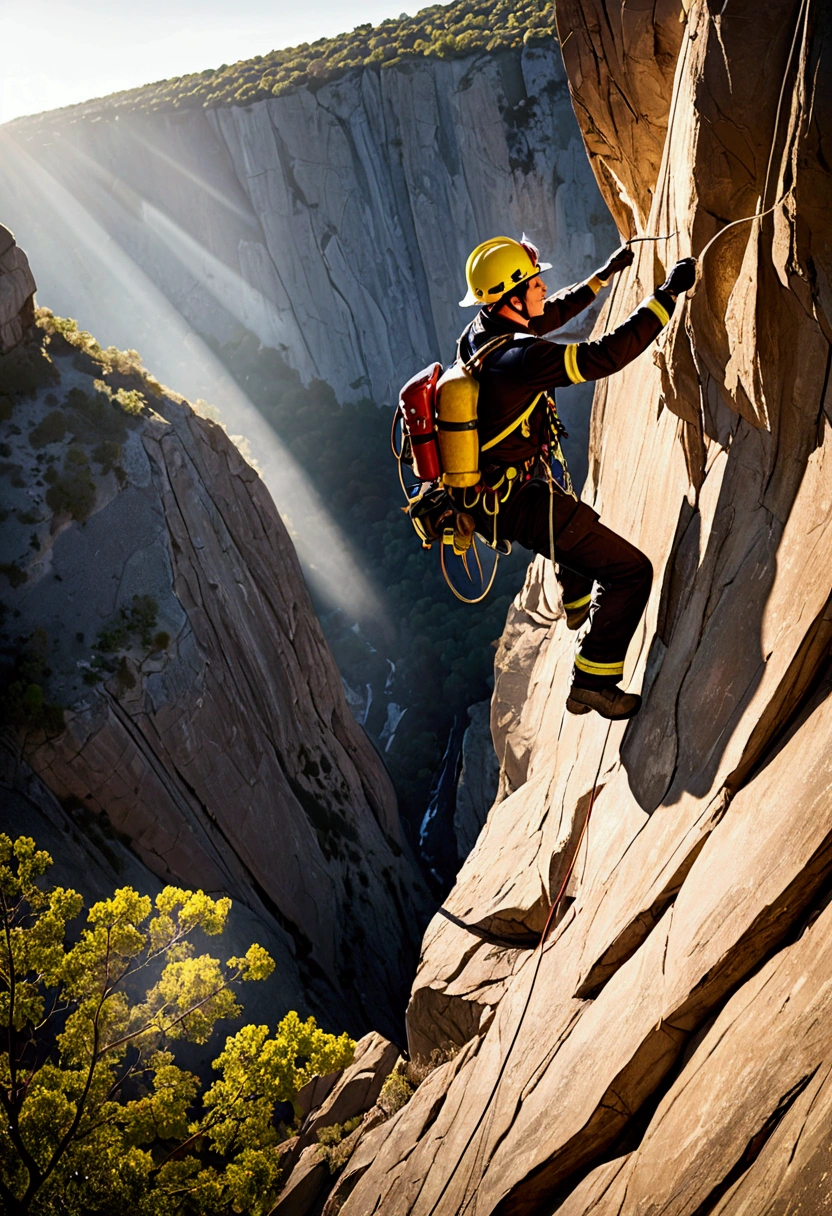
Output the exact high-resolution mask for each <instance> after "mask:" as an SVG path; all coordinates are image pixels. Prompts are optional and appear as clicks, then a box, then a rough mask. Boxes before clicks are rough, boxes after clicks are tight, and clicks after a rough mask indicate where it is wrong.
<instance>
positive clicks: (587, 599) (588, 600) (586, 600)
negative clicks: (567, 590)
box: [563, 592, 592, 610]
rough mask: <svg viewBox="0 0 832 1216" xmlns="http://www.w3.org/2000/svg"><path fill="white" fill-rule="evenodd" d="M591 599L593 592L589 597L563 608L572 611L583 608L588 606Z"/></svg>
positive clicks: (565, 605) (586, 596)
mask: <svg viewBox="0 0 832 1216" xmlns="http://www.w3.org/2000/svg"><path fill="white" fill-rule="evenodd" d="M591 599H592V592H590V593H589V595H585V596H584V598H583V599H582V600H573V601H572V603H571V604H564V605H563V606H564V608H568V609H570V610H571V609H572V608H583V607H584V605H585V604H588V603H589V602H590V600H591Z"/></svg>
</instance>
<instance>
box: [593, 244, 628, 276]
mask: <svg viewBox="0 0 832 1216" xmlns="http://www.w3.org/2000/svg"><path fill="white" fill-rule="evenodd" d="M634 257H635V254H634V253H633V251H632V249H631V248H630V246H629V245H622V246H621V248H620V249H616V251H615V253H614V254H613V255H612V256H611V257H609V258H607V260H606V262H605V263H604V265H603V266H602V267H601V268H600V270H596V271H595V278H596V279H600V280H601V282H602V283H606V282H608V280H609V279H611V278H612V276H613V275H614V274H618V273H619V272H620V271H622V270H625V269H626V268H627V267H628V266H631V265H632V264H633V259H634Z"/></svg>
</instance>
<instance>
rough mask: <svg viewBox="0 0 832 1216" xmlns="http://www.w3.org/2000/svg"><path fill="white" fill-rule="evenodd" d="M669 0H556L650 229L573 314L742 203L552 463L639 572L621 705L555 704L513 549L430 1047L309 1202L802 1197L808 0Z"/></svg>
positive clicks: (825, 290)
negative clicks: (493, 782)
mask: <svg viewBox="0 0 832 1216" xmlns="http://www.w3.org/2000/svg"><path fill="white" fill-rule="evenodd" d="M678 12H679V9H678V6H673V7H671V6H670V5H667V6H663V5H655V6H648V7H646V8H645V7H644V6H643V5H641V4H638V3H630V2H629V0H625V3H624V4H623V5H619V6H613V5H611V4H606V3H605V2H604V0H582V2H581V3H580V4H578V3H577V2H576V3H572V0H561V2H560V3H559V5H558V29H559V35H560V38H561V41H562V44H563V48H564V59H565V62H566V66H567V70H568V71H569V74H570V85H571V88H572V91H573V95H574V98H575V105H576V110H577V112H578V116H579V120H580V121H581V123H582V126H583V129H584V131H585V135H586V139H587V146H588V149H589V151H590V154H591V156H592V160H593V166H594V168H595V170H596V172H597V174H598V178H599V182H600V183H601V186H602V189H603V190H604V191H605V193H607V194H608V195H609V197H610V200H611V202H613V203H614V204H615V205H614V208H613V209H614V213H615V214H616V217H617V219H618V222H619V223H620V224H621V227H622V230H623V233H624V235H627V234H628V232H636V233H637V234H638V235H655V234H668V233H673V232H676V233H677V235H675V236H673V237H672V238H671V239H666V240H663V241H659V242H657V243H655V244H649V243H643V244H640V245H637V246H636V247H635V248H636V250H637V258H636V262H635V264H634V265H633V267H632V268H631V269H630V270H629V271H628V272H627V274H626V275H625V276H622V278H621V279H620V280H619V281H618V282H617V284H616V286H615V289H614V291H613V292H612V293H611V298H610V299H609V301H608V303H607V306H606V311H605V314H604V315H603V317H602V318H601V322H600V324H601V325H603V326H604V327H605V328H611V327H612V326H614V325H615V324H616V323H617V322H619V321H620V320H622V319H623V318H624V317H625V316H626V315H627V313H628V312H629V311H630V309H631V308H632V307H633V306H634V305H635V304H636V303H637V302H638V301H639V300H640V299H642V298H644V296H645V295H647V294H649V292H650V291H651V290H652V289H653V287H654V285H655V284H656V283H657V282H660V281H661V278H663V277H664V274H665V270H666V268H667V267H668V266H669V265H671V264H672V263H673V262H674V261H675V260H676V259H677V258H678V257H680V256H683V255H686V254H688V253H689V252H691V253H693V254H694V255H700V254H701V253H702V251H703V249H704V248H705V246H706V245H707V243H708V242H709V241H710V239H711V237H712V236H714V235H715V234H716V233H717V232H719V231H721V230H722V229H723V228H726V226H727V225H728V224H729V223H730V222H732V221H733V220H737V219H741V218H743V217H747V216H751V215H753V214H754V213H755V211H762V210H765V209H767V208H769V207H772V205H774V209H773V211H772V212H771V213H770V214H768V215H766V216H765V217H764V218H762V219H756V220H754V221H753V222H747V223H743V224H739V225H737V226H735V227H733V228H731V229H729V230H728V231H727V232H726V234H725V236H724V237H723V238H721V239H720V240H719V241H717V243H716V244H715V245H714V246H713V247H712V248H711V249H710V250H709V251H708V252H707V254H706V256H705V258H704V261H703V262H701V263H700V267H699V277H698V281H697V285H696V288H695V290H694V291H692V292H691V293H690V295H689V297H688V299H687V300H686V301H685V302H683V303H682V302H680V304H679V305H678V306H677V309H676V313H675V315H674V317H673V320H672V322H671V324H670V326H668V328H667V329H666V331H665V332H664V334H663V335H662V337H661V338H660V340H659V341H658V343H657V344H656V346H655V347H654V348H653V350H652V352H647V353H645V354H644V355H643V356H641V357H640V358H639V359H638V360H636V361H635V362H634V363H633V364H631V365H630V366H629V367H628V368H627V369H626V370H625V371H624V372H623V373H622V374H620V375H619V376H617V377H616V378H615V379H614V380H611V381H609V382H602V383H601V384H600V385H599V386H598V388H597V389H596V394H595V401H594V406H593V422H592V445H591V450H590V479H589V483H588V485H587V488H586V489H585V491H584V495H585V497H586V498H587V499H588V501H590V502H591V503H592V504H593V505H594V506H595V507H596V509H598V510H599V511H601V513H602V518H603V519H604V521H605V522H606V523H607V524H608V525H609V526H611V527H613V528H615V529H616V530H617V531H619V532H621V533H622V534H623V535H625V536H627V537H628V538H630V539H632V540H633V541H634V543H636V544H638V545H639V547H640V548H641V549H643V550H644V551H645V552H646V553H647V554H648V555H649V556H650V558H651V560H652V562H653V565H654V568H655V572H656V574H655V581H654V590H653V595H652V598H651V601H650V604H649V606H648V609H647V612H646V615H645V618H644V621H643V623H642V626H641V628H640V630H639V633H638V634H637V636H636V638H635V639H634V642H633V645H632V647H631V650H630V653H629V656H628V663H627V668H626V672H625V680H626V683H628V684H629V686H630V687H632V688H635V689H639V688H640V689H641V690H642V692H643V694H644V697H645V704H644V708H643V710H642V712H641V714H640V715H639V716H638V717H637V718H636V719H634V720H633V721H632V722H631V723H630V724H626V723H618V724H612V725H611V726H608V724H607V723H605V722H604V721H603V720H601V719H600V718H597V717H595V716H594V715H588V716H587V717H584V718H574V717H571V716H569V715H567V714H565V712H564V701H565V697H566V689H567V685H568V680H569V671H570V666H571V659H572V652H573V648H574V638H573V636H572V635H570V634H568V632H567V631H566V629H565V626H564V624H563V621H562V620H561V612H560V609H559V605H558V596H557V588H556V586H555V582H554V578H553V573H552V571H551V570H550V569H547V563H545V562H543V561H542V560H540V559H538V560H537V561H536V562H535V563H534V565H533V566H532V567H531V569H530V572H529V577H528V579H527V582H526V585H525V587H524V589H523V591H522V592H521V594H520V595H519V596H518V598H517V601H516V603H515V606H514V608H513V610H512V612H511V614H510V617H509V621H508V623H507V629H506V633H505V635H504V637H503V640H502V643H501V647H500V651H499V652H498V656H497V682H496V687H495V693H494V699H493V702H492V731H493V734H494V739H495V744H496V747H497V753H498V756H499V758H500V761H501V764H502V772H501V778H500V789H499V793H498V798H497V801H496V803H495V805H494V806H493V808H492V809H491V811H490V813H489V816H488V819H487V822H486V824H485V827H484V828H483V830H482V832H481V833H480V836H479V839H478V841H477V844H476V846H475V848H474V850H473V852H472V853H471V854H470V856H469V857H468V859H467V861H466V863H465V865H464V866H463V868H462V870H461V871H460V874H459V876H458V880H457V885H456V887H455V889H454V890H453V892H452V893H451V895H450V896H449V897H448V899H447V900H446V901H445V907H444V909H443V912H442V913H441V914H440V915H438V916H437V917H436V918H435V919H434V920H433V922H432V923H431V925H430V926H429V929H428V932H427V934H426V937H425V939H424V942H423V949H422V959H421V962H420V966H419V971H418V973H417V977H416V981H415V984H414V988H413V993H412V996H411V1003H410V1007H409V1010H408V1035H409V1043H410V1048H411V1052H412V1053H413V1054H414V1055H422V1056H429V1055H430V1054H431V1053H432V1052H433V1051H435V1050H436V1048H441V1047H443V1045H444V1046H445V1047H446V1048H447V1045H448V1044H449V1043H452V1044H455V1045H456V1046H457V1047H458V1048H460V1051H459V1054H458V1055H456V1056H455V1057H454V1059H453V1060H452V1061H451V1062H449V1063H446V1064H444V1065H442V1066H441V1067H440V1068H438V1069H436V1070H435V1071H433V1072H432V1073H431V1074H430V1076H429V1077H428V1079H427V1081H425V1082H423V1084H422V1085H421V1086H420V1087H419V1088H418V1089H417V1091H416V1093H415V1095H414V1096H413V1098H412V1099H411V1100H410V1102H409V1103H408V1105H407V1106H406V1107H405V1108H404V1109H403V1110H402V1111H401V1112H399V1113H398V1114H397V1115H396V1116H395V1117H394V1118H393V1119H392V1120H390V1121H389V1122H388V1123H386V1124H384V1125H383V1126H382V1127H379V1128H377V1129H376V1130H375V1131H374V1132H373V1133H372V1137H371V1138H368V1141H367V1148H366V1149H365V1150H363V1151H364V1154H365V1155H364V1157H362V1155H361V1154H362V1150H361V1149H359V1150H358V1152H357V1153H356V1155H355V1157H354V1158H353V1159H352V1160H351V1162H350V1166H349V1167H348V1169H349V1168H353V1169H354V1170H355V1172H356V1174H357V1173H359V1172H360V1177H357V1178H355V1175H353V1178H354V1183H353V1184H351V1186H350V1189H349V1193H348V1194H346V1193H345V1192H346V1186H345V1191H344V1192H342V1193H344V1195H345V1201H344V1203H343V1205H342V1206H341V1208H340V1211H341V1213H342V1214H343V1216H365V1214H366V1213H369V1212H377V1213H383V1214H384V1216H405V1214H406V1213H413V1214H414V1216H417V1214H418V1216H451V1214H462V1213H465V1214H466V1216H475V1214H476V1216H489V1214H491V1213H494V1214H497V1213H499V1214H500V1216H520V1214H524V1216H532V1214H535V1216H538V1214H539V1216H554V1213H558V1214H559V1216H589V1214H590V1213H592V1216H659V1214H661V1216H706V1214H707V1216H713V1214H715V1213H719V1214H720V1216H723V1214H726V1213H731V1214H732V1216H740V1214H742V1216H752V1214H753V1216H775V1214H777V1216H781V1214H785V1213H787V1212H788V1213H797V1212H802V1213H807V1214H808V1213H810V1212H811V1213H823V1212H826V1211H829V1210H830V1186H829V1177H830V1172H831V1171H832V1150H830V1144H829V1137H828V1120H829V1104H830V1085H829V1077H830V1069H832V1032H830V1029H829V1026H830V1021H829V1009H828V1006H829V1001H830V991H832V957H831V956H830V950H829V933H830V915H832V911H831V910H830V906H829V900H830V895H832V801H831V800H830V786H831V785H832V761H830V744H831V743H832V696H830V694H831V693H832V660H831V659H830V640H832V599H830V585H832V580H831V579H830V570H832V395H830V366H832V358H831V356H830V341H829V339H830V338H832V325H831V324H830V323H832V294H830V277H832V250H830V224H829V218H828V209H827V203H826V200H828V197H829V190H830V184H832V183H831V182H830V175H829V168H828V166H829V164H830V159H829V149H830V146H832V98H830V92H829V89H828V84H826V85H825V86H824V83H823V82H824V81H826V82H828V79H829V73H830V70H832V61H830V55H832V25H830V14H829V11H828V9H824V8H822V7H821V6H813V5H804V4H802V3H789V4H785V5H781V6H778V7H777V9H776V10H772V9H765V8H760V6H758V5H754V4H752V3H750V0H748V2H746V0H738V2H737V3H734V2H733V0H732V2H731V3H729V4H728V5H722V4H714V5H711V4H708V3H694V4H693V5H691V6H690V8H689V12H687V14H686V19H684V20H683V21H681V22H680V21H679V16H678ZM793 41H794V54H793V55H792V57H791V61H789V60H790V48H791V46H792V43H793ZM654 60H655V62H654ZM784 80H785V86H784V90H783V104H782V106H781V107H780V112H779V115H778V113H777V110H778V94H779V91H780V83H781V81H784ZM671 81H672V84H671V83H670V82H671ZM663 82H664V83H663ZM665 84H666V85H667V87H665ZM614 94H615V96H613V95H614ZM772 145H773V147H772ZM769 166H770V168H769ZM767 178H768V181H767V180H766V179H767ZM775 204H776V205H775ZM593 789H595V790H596V798H595V802H594V805H593V808H592V816H591V819H590V820H589V824H588V827H587V830H586V832H584V833H583V836H582V832H583V829H584V827H585V825H586V823H587V815H588V812H589V809H590V803H591V800H592V792H593ZM579 841H580V848H578V845H579ZM573 858H575V859H576V860H575V866H574V870H573V873H572V876H571V878H570V881H569V883H568V885H567V887H566V894H565V899H564V901H563V904H562V906H561V912H560V915H559V917H558V919H557V921H556V923H555V924H554V926H553V928H552V930H551V931H550V933H549V936H548V938H547V940H546V942H545V946H544V948H543V949H542V950H540V949H538V950H535V949H534V948H533V946H534V942H535V940H536V937H539V934H540V932H541V930H542V928H543V925H544V922H545V919H546V916H547V912H548V908H549V904H550V901H551V900H552V899H553V898H554V896H555V894H556V893H557V892H558V890H559V889H560V887H561V884H562V883H563V881H564V879H565V877H566V874H567V870H568V868H569V864H570V862H571V861H572V859H573ZM824 1129H825V1130H824ZM373 1138H374V1139H373ZM371 1143H372V1158H371V1159H368V1158H369V1156H370V1154H369V1149H370V1145H371ZM362 1162H366V1164H365V1166H364V1168H363V1170H361V1169H360V1164H361V1163H362ZM344 1177H345V1179H346V1178H347V1177H348V1175H347V1173H346V1172H345V1175H344ZM336 1193H337V1192H336Z"/></svg>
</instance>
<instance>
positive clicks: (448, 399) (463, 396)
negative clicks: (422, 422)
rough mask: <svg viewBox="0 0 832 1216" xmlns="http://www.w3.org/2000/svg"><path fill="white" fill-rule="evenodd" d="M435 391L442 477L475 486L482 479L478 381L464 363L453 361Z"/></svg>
mask: <svg viewBox="0 0 832 1216" xmlns="http://www.w3.org/2000/svg"><path fill="white" fill-rule="evenodd" d="M436 394H437V409H436V412H437V430H438V432H439V452H440V455H441V458H442V480H443V482H444V483H445V485H446V486H456V487H462V486H475V485H476V484H477V482H478V481H479V479H480V469H479V464H480V443H479V435H478V434H477V397H478V396H479V384H478V383H477V381H476V380H475V379H474V377H473V376H472V375H471V373H470V372H469V371H467V370H466V368H465V366H464V365H463V364H461V363H454V364H453V366H452V367H449V368H448V370H447V371H446V372H444V373H443V375H442V376H441V377H440V379H439V383H438V385H437V386H436Z"/></svg>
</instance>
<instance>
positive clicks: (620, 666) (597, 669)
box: [575, 654, 624, 676]
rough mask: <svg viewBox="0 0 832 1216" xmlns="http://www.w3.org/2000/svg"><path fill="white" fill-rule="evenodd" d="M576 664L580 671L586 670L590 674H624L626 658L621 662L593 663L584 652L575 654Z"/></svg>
mask: <svg viewBox="0 0 832 1216" xmlns="http://www.w3.org/2000/svg"><path fill="white" fill-rule="evenodd" d="M575 666H576V667H577V669H578V671H583V672H586V674H587V675H588V676H623V674H624V660H623V659H622V660H621V662H620V663H593V662H592V660H591V659H585V658H584V656H583V655H582V654H577V655H575Z"/></svg>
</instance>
